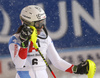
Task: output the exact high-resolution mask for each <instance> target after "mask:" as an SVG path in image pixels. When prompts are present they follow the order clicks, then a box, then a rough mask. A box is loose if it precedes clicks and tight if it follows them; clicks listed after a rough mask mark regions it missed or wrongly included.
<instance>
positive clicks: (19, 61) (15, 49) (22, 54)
mask: <svg viewBox="0 0 100 78" xmlns="http://www.w3.org/2000/svg"><path fill="white" fill-rule="evenodd" d="M8 47H9V51H10V54H11V58H12V61H13V63H14V64H15V67H16V68H23V66H24V65H25V62H26V58H27V48H21V47H20V43H18V41H17V39H16V37H15V36H12V37H11V38H10V40H9V45H8Z"/></svg>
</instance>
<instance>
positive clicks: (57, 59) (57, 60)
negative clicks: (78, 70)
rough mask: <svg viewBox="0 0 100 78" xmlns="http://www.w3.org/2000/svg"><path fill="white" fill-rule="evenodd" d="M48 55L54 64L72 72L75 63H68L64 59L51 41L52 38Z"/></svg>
mask: <svg viewBox="0 0 100 78" xmlns="http://www.w3.org/2000/svg"><path fill="white" fill-rule="evenodd" d="M47 57H48V58H49V59H50V61H51V62H52V64H53V65H54V66H55V67H56V68H58V69H60V70H62V71H65V72H70V73H73V72H72V67H73V65H72V64H70V63H68V62H67V61H65V60H63V59H62V58H61V57H60V56H59V55H58V53H57V51H56V49H55V47H54V45H53V42H52V41H51V39H49V45H48V49H47Z"/></svg>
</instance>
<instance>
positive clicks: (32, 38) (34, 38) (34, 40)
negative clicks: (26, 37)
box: [29, 26, 38, 49]
mask: <svg viewBox="0 0 100 78" xmlns="http://www.w3.org/2000/svg"><path fill="white" fill-rule="evenodd" d="M29 27H30V28H31V29H32V30H33V32H32V35H31V38H30V41H32V42H33V46H34V48H35V49H37V48H38V46H37V45H36V41H37V30H36V28H35V27H34V26H29Z"/></svg>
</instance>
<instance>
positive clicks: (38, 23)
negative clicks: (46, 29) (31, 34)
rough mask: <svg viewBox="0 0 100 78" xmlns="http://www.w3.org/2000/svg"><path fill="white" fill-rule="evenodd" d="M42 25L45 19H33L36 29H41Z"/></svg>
mask: <svg viewBox="0 0 100 78" xmlns="http://www.w3.org/2000/svg"><path fill="white" fill-rule="evenodd" d="M44 25H45V21H44V20H40V21H35V22H34V27H35V28H36V29H41V27H42V26H44Z"/></svg>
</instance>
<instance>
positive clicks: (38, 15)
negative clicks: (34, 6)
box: [36, 13, 45, 19]
mask: <svg viewBox="0 0 100 78" xmlns="http://www.w3.org/2000/svg"><path fill="white" fill-rule="evenodd" d="M44 14H45V13H43V14H37V15H36V17H37V18H38V19H41V16H43V15H44Z"/></svg>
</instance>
